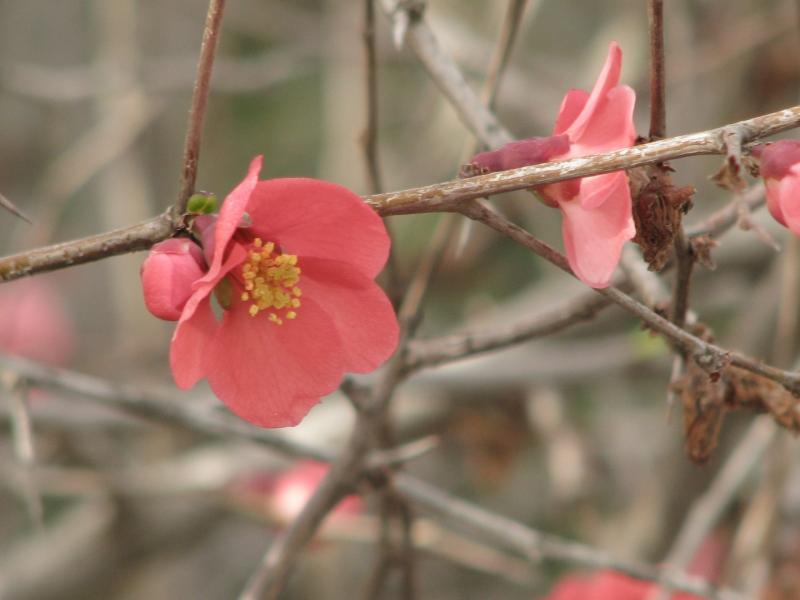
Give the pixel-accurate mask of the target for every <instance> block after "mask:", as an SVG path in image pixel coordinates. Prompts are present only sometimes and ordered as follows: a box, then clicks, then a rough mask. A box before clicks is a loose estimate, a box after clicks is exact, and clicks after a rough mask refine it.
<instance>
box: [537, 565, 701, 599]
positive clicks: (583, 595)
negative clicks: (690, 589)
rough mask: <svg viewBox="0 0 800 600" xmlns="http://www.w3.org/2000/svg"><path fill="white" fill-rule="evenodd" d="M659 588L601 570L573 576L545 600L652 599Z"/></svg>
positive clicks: (680, 595) (683, 596)
mask: <svg viewBox="0 0 800 600" xmlns="http://www.w3.org/2000/svg"><path fill="white" fill-rule="evenodd" d="M654 590H655V585H654V584H652V583H649V582H647V581H639V580H638V579H633V578H631V577H627V576H626V575H622V574H620V573H617V572H615V571H598V572H597V573H593V574H592V575H589V576H585V577H581V576H577V575H569V576H567V577H565V578H563V579H562V580H561V581H559V582H558V583H557V584H556V586H555V587H554V588H553V590H552V591H551V592H550V594H548V595H547V596H545V598H543V600H648V596H649V595H650V592H652V591H654ZM670 599H671V600H702V597H701V596H695V595H694V594H686V593H678V594H673V595H671V596H670Z"/></svg>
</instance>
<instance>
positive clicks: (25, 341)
mask: <svg viewBox="0 0 800 600" xmlns="http://www.w3.org/2000/svg"><path fill="white" fill-rule="evenodd" d="M76 339H77V336H76V333H75V328H74V325H73V323H72V320H71V318H70V317H69V315H68V314H67V311H66V308H65V307H64V303H63V300H62V298H61V296H60V293H59V291H58V289H56V288H54V287H53V286H52V285H51V284H50V283H48V282H47V281H45V280H44V279H42V278H41V277H35V278H30V277H29V278H26V279H21V280H19V281H12V282H10V283H4V284H2V285H0V352H2V353H4V354H12V355H16V356H21V357H24V358H30V359H31V360H36V361H39V362H43V363H47V364H50V365H64V364H66V363H67V362H68V361H69V359H70V358H71V357H72V355H73V353H74V350H75V347H76Z"/></svg>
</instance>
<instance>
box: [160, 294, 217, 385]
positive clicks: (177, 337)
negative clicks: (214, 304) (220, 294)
mask: <svg viewBox="0 0 800 600" xmlns="http://www.w3.org/2000/svg"><path fill="white" fill-rule="evenodd" d="M198 297H199V296H198ZM218 327H219V323H218V322H217V319H216V317H215V316H214V313H213V311H212V310H211V299H210V298H209V296H208V294H206V295H205V296H203V297H200V299H199V301H198V302H197V304H196V306H195V307H194V308H193V310H192V313H191V315H188V316H187V317H186V318H181V320H180V321H178V326H177V327H176V328H175V332H174V333H173V334H172V343H171V344H170V348H169V364H170V367H171V368H172V377H173V379H175V384H176V385H177V386H178V387H179V388H181V389H183V390H188V389H189V388H190V387H192V386H193V385H194V384H195V383H197V382H198V381H199V380H201V379H202V378H203V377H206V375H207V374H206V371H205V363H204V360H203V359H204V357H205V354H206V351H207V350H208V348H209V347H210V345H211V343H212V341H213V339H214V334H215V332H216V330H217V329H218Z"/></svg>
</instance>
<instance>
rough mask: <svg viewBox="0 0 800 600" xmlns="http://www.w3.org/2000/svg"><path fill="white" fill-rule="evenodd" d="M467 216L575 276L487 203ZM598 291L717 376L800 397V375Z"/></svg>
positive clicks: (618, 294)
mask: <svg viewBox="0 0 800 600" xmlns="http://www.w3.org/2000/svg"><path fill="white" fill-rule="evenodd" d="M466 214H467V216H469V217H470V218H472V219H475V220H477V221H480V222H482V223H484V224H485V225H487V226H489V227H491V228H492V229H494V230H495V231H497V232H499V233H501V234H503V235H505V236H507V237H509V238H511V239H512V240H514V241H515V242H517V243H518V244H521V245H522V246H525V247H526V248H529V249H531V250H533V251H534V252H535V253H536V254H538V255H539V256H541V257H542V258H544V259H546V260H548V261H549V262H551V263H553V264H554V265H555V266H557V267H558V268H560V269H562V270H563V271H566V272H567V273H572V271H571V270H570V268H569V264H568V263H567V259H566V257H565V256H564V255H563V254H561V253H560V252H558V251H556V250H555V249H553V248H552V247H550V246H548V245H547V244H545V243H544V242H542V241H541V240H539V239H537V238H535V237H534V236H533V235H531V234H530V233H529V232H527V231H525V230H524V229H522V228H521V227H519V226H517V225H515V224H514V223H511V222H510V221H508V220H507V219H505V218H504V217H502V216H500V215H499V214H497V213H496V212H495V211H494V210H492V209H491V208H490V207H488V206H486V205H485V204H474V205H471V206H470V207H469V208H468V211H467V212H466ZM596 291H597V293H599V294H602V295H604V296H607V297H608V298H610V299H611V301H612V302H614V303H615V304H618V305H619V306H621V307H622V308H624V309H625V310H626V311H628V312H630V313H631V314H633V315H635V316H636V317H638V318H639V319H641V320H642V321H643V322H644V323H646V324H647V326H648V327H649V328H650V329H652V330H653V331H657V332H659V333H660V334H661V335H662V336H663V337H664V338H666V339H667V340H668V341H669V342H670V343H672V344H674V345H675V346H676V347H677V348H678V349H679V350H680V351H681V352H683V353H685V354H687V355H688V356H691V357H692V358H693V360H694V361H695V362H696V363H697V364H698V365H699V366H700V367H702V368H703V369H704V370H706V371H707V372H709V373H716V372H718V371H720V370H721V369H722V368H724V367H725V366H727V365H734V366H737V367H741V368H743V369H745V370H747V371H750V372H752V373H756V374H757V375H762V376H764V377H766V378H767V379H771V380H773V381H775V382H777V383H779V384H781V385H782V386H783V387H785V388H786V389H787V390H789V391H790V392H792V393H794V394H800V373H796V372H792V371H784V370H782V369H778V368H776V367H773V366H770V365H765V364H763V363H762V362H760V361H758V360H755V359H753V358H751V357H749V356H745V355H743V354H740V353H738V352H732V351H728V350H725V349H723V348H720V347H719V346H716V345H715V344H711V343H708V342H706V341H704V340H701V339H700V338H698V337H696V336H694V335H692V334H690V333H688V332H687V331H684V330H683V329H681V328H680V327H677V326H676V325H675V324H674V323H672V322H670V321H668V320H667V319H665V318H664V317H662V316H660V315H658V314H656V313H655V312H653V311H652V310H650V309H649V308H647V307H646V306H645V305H643V304H642V303H640V302H638V301H636V300H634V299H633V298H631V297H630V296H628V295H627V294H625V293H623V292H622V291H621V290H619V289H617V288H614V287H607V288H605V289H599V290H596Z"/></svg>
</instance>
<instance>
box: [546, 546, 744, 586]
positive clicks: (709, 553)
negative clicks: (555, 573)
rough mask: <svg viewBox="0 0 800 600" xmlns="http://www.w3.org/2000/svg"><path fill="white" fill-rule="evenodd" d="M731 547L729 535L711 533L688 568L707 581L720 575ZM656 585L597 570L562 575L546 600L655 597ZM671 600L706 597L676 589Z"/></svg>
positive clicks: (693, 573)
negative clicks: (587, 572) (729, 546)
mask: <svg viewBox="0 0 800 600" xmlns="http://www.w3.org/2000/svg"><path fill="white" fill-rule="evenodd" d="M727 547H728V542H727V539H726V536H725V535H724V534H721V533H713V534H711V535H709V536H708V537H707V538H706V539H705V540H704V541H703V543H702V544H701V545H700V547H699V548H698V549H697V552H695V555H694V557H693V558H692V562H691V565H690V566H689V568H688V572H689V573H690V574H691V575H695V576H697V577H702V578H703V579H706V580H707V581H715V580H716V579H717V578H718V577H719V575H720V569H721V565H722V561H723V559H724V557H725V553H726V550H727ZM655 590H656V585H655V584H654V583H651V582H649V581H641V580H639V579H633V578H632V577H628V576H627V575H622V574H621V573H618V572H616V571H597V572H595V573H591V574H589V575H567V576H566V577H562V578H561V579H560V580H559V581H558V582H557V583H556V585H555V586H554V587H553V589H552V590H551V591H550V593H549V594H548V595H547V596H545V597H544V598H542V600H651V598H653V595H652V594H653V592H655ZM669 598H670V600H702V599H701V596H696V595H694V594H687V593H684V592H680V593H673V594H672V595H670V596H669Z"/></svg>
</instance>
